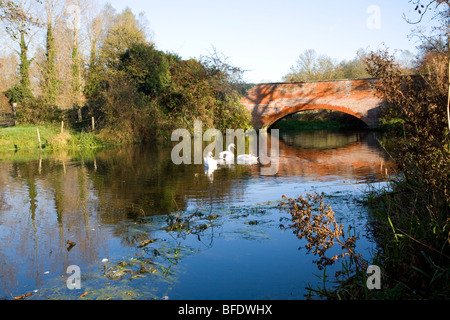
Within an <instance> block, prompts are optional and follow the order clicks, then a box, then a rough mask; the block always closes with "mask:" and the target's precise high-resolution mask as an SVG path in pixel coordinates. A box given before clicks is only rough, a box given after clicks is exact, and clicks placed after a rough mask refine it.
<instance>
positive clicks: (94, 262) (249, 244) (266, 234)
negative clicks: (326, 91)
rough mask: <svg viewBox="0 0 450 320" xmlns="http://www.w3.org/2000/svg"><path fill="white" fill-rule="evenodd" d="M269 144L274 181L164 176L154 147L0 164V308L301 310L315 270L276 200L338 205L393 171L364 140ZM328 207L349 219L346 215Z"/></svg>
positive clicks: (248, 175)
mask: <svg viewBox="0 0 450 320" xmlns="http://www.w3.org/2000/svg"><path fill="white" fill-rule="evenodd" d="M281 138H282V141H280V168H279V171H278V173H277V175H275V176H261V175H260V170H259V167H258V165H252V166H245V165H231V166H227V167H224V168H221V169H219V170H217V171H215V172H214V177H213V179H211V177H208V176H206V175H205V173H204V168H203V165H174V164H173V163H172V161H171V158H170V155H171V147H163V146H140V147H129V148H123V149H120V150H103V151H99V152H98V153H95V154H94V153H91V154H69V153H64V152H62V153H59V154H46V155H44V156H42V155H40V156H38V157H37V158H33V157H20V155H15V156H11V157H10V158H6V160H4V161H2V162H0V297H4V298H6V299H12V298H13V297H17V296H21V295H23V294H26V293H31V296H30V297H27V298H30V299H48V298H56V299H76V298H83V299H107V298H120V299H153V298H157V299H159V298H163V297H165V296H169V298H170V299H209V298H217V299H222V298H223V299H260V298H261V299H266V298H278V299H292V298H293V299H302V298H303V294H304V290H303V288H304V287H305V286H306V284H307V283H308V282H309V281H311V277H312V273H313V272H314V271H315V269H314V266H313V264H312V262H311V261H312V258H310V257H306V256H305V254H304V253H303V252H299V251H298V250H297V248H298V247H299V243H298V240H297V239H296V238H295V236H294V235H291V234H287V233H283V232H281V230H280V229H279V224H278V221H279V217H280V215H281V214H282V213H280V211H279V210H278V209H277V205H276V204H277V201H278V200H280V199H281V195H282V194H288V195H289V194H290V195H292V196H296V195H298V194H299V193H302V192H305V191H310V190H320V191H324V192H325V193H328V192H331V193H341V194H343V195H344V196H345V199H346V200H348V199H349V198H351V197H352V195H353V194H354V188H355V185H358V184H360V185H366V184H367V183H369V182H380V181H384V180H386V175H389V174H391V173H392V172H393V170H394V169H395V168H394V166H393V165H392V163H390V161H389V159H388V157H387V156H386V155H385V154H384V153H383V151H382V150H381V149H380V147H379V145H378V144H377V142H376V139H375V136H374V133H372V132H347V133H331V132H325V131H323V132H316V133H314V134H311V133H307V132H303V133H296V134H283V135H282V136H281ZM386 170H388V171H386ZM349 195H350V196H349ZM335 201H336V203H335V206H336V208H337V209H338V210H341V211H342V212H343V213H342V214H343V215H344V216H347V217H348V216H351V215H349V214H348V211H349V205H350V206H353V205H355V206H356V204H353V203H349V202H348V201H347V202H346V201H343V199H342V198H338V199H337V200H335ZM352 208H353V207H352ZM350 210H356V211H357V212H359V213H360V211H361V210H362V209H361V208H359V207H358V208H356V207H354V208H353V209H350ZM363 214H364V210H363ZM354 218H355V217H354V216H353V217H350V218H349V219H350V220H351V219H354ZM68 241H69V243H70V242H72V243H75V244H74V245H68ZM69 247H70V249H69ZM68 249H69V250H68ZM199 253H201V254H199ZM105 259H107V260H105ZM102 260H103V261H104V262H102ZM70 265H77V266H79V267H80V269H81V270H82V274H81V289H79V290H69V289H68V288H67V285H66V284H67V283H66V282H67V280H68V277H69V274H68V273H67V267H68V266H70ZM298 270H302V272H300V273H299V272H298ZM194 289H195V290H194ZM86 292H87V294H85V295H84V296H82V294H83V293H86ZM81 296H82V297H81Z"/></svg>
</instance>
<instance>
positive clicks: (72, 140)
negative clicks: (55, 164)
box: [0, 124, 104, 152]
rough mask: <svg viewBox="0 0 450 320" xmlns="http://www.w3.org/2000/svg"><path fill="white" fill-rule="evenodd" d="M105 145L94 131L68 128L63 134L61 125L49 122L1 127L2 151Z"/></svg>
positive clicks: (0, 143)
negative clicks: (78, 130) (85, 131)
mask: <svg viewBox="0 0 450 320" xmlns="http://www.w3.org/2000/svg"><path fill="white" fill-rule="evenodd" d="M37 130H39V135H40V138H41V146H39V141H38V135H37ZM103 146H104V143H103V141H102V140H100V139H99V138H98V137H97V136H96V135H95V134H94V133H83V132H82V133H79V132H76V131H73V130H68V129H66V130H65V131H64V133H63V134H61V129H60V127H59V126H54V125H49V124H46V125H20V126H14V127H7V128H0V152H8V151H19V150H21V151H23V150H27V151H32V150H40V149H42V150H56V149H84V148H99V147H103Z"/></svg>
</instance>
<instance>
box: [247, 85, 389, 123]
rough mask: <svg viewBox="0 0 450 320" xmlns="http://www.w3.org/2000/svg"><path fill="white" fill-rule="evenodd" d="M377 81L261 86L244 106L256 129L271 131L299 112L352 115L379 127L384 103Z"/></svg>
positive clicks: (250, 93) (254, 88)
mask: <svg viewBox="0 0 450 320" xmlns="http://www.w3.org/2000/svg"><path fill="white" fill-rule="evenodd" d="M375 81H376V79H355V80H333V81H318V82H301V83H269V84H259V85H256V86H254V87H253V88H251V89H250V90H249V91H248V92H247V95H246V96H245V97H244V98H243V99H242V103H243V104H244V105H245V107H246V108H247V110H248V111H249V112H250V113H251V116H252V122H253V126H254V127H255V128H269V127H270V126H272V125H273V124H274V123H276V122H277V121H279V120H280V119H282V118H284V117H286V116H288V115H290V114H293V113H295V112H299V111H304V110H314V109H325V110H333V111H339V112H343V113H346V114H349V115H352V116H354V117H356V118H358V119H360V120H362V121H363V122H364V123H366V124H367V125H368V126H369V127H377V126H378V118H379V114H380V107H381V105H382V103H383V102H382V100H381V99H380V98H378V97H377V96H376V95H375Z"/></svg>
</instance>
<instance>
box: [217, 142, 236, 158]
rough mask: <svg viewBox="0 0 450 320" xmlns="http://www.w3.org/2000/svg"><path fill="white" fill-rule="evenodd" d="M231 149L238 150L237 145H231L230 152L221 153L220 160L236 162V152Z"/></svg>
mask: <svg viewBox="0 0 450 320" xmlns="http://www.w3.org/2000/svg"><path fill="white" fill-rule="evenodd" d="M231 149H236V145H235V144H234V143H231V144H230V145H229V146H228V151H222V152H221V153H219V159H221V160H225V161H227V162H228V161H231V160H233V161H234V152H233V151H232V150H231Z"/></svg>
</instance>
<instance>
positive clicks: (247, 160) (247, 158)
mask: <svg viewBox="0 0 450 320" xmlns="http://www.w3.org/2000/svg"><path fill="white" fill-rule="evenodd" d="M258 159H259V157H255V156H254V155H251V154H240V155H238V156H237V163H238V164H256V163H258Z"/></svg>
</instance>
